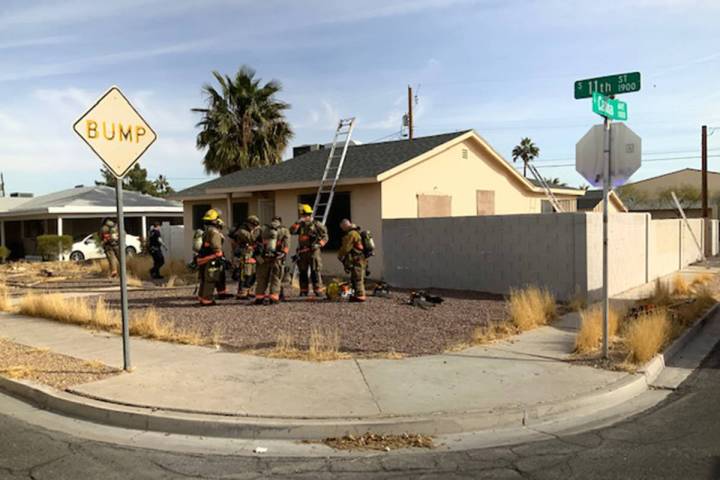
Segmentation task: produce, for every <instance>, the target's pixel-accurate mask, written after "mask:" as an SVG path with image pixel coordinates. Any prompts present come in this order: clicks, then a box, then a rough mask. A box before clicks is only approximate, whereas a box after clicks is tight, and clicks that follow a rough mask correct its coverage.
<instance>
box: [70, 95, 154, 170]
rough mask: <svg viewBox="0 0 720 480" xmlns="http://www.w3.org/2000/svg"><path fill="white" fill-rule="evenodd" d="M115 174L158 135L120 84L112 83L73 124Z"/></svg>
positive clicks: (128, 164)
mask: <svg viewBox="0 0 720 480" xmlns="http://www.w3.org/2000/svg"><path fill="white" fill-rule="evenodd" d="M73 129H74V130H75V132H76V133H77V134H78V135H80V137H81V138H82V139H83V140H85V143H87V144H88V145H89V146H90V148H91V149H92V150H93V151H94V152H95V153H96V154H97V156H98V157H100V159H101V160H102V161H103V163H104V164H105V165H106V166H107V167H108V169H110V171H111V172H112V173H113V174H114V175H115V176H116V177H119V178H121V177H124V176H125V174H127V172H128V171H129V170H130V169H131V168H132V167H133V165H135V162H137V161H138V159H139V158H140V157H141V156H142V154H143V153H145V151H146V150H147V149H148V148H149V147H150V145H152V144H153V142H154V141H155V139H156V138H157V135H156V134H155V132H154V131H153V129H152V128H150V125H148V124H147V122H146V121H145V120H144V119H143V118H142V117H141V116H140V114H139V113H138V112H137V110H135V109H134V108H133V106H132V105H131V104H130V102H129V101H128V99H127V98H125V95H123V94H122V92H121V91H120V89H119V88H118V87H111V88H110V89H109V90H108V91H107V92H106V93H105V94H104V95H103V96H101V97H100V99H99V100H98V101H97V102H96V103H95V105H93V106H92V107H90V110H88V111H87V113H85V114H84V115H83V116H82V117H80V119H79V120H78V121H77V122H75V124H74V125H73Z"/></svg>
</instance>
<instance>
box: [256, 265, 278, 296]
mask: <svg viewBox="0 0 720 480" xmlns="http://www.w3.org/2000/svg"><path fill="white" fill-rule="evenodd" d="M256 272H257V273H256V275H257V279H256V282H257V283H256V284H255V299H256V300H262V299H264V298H269V299H270V300H273V301H279V300H280V290H281V288H282V276H283V260H282V259H281V258H275V257H265V258H263V259H261V260H258V263H257V270H256Z"/></svg>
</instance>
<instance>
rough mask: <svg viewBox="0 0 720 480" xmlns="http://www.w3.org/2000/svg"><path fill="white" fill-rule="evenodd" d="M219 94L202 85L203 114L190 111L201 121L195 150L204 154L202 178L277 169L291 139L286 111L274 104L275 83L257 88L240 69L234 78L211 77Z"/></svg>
mask: <svg viewBox="0 0 720 480" xmlns="http://www.w3.org/2000/svg"><path fill="white" fill-rule="evenodd" d="M213 76H214V77H215V79H216V80H217V82H218V83H219V84H220V89H219V90H216V89H215V87H213V86H211V85H209V84H206V85H204V86H203V93H204V94H205V97H206V99H207V108H193V109H192V111H193V112H197V113H200V114H201V115H202V119H201V120H200V121H199V122H198V124H197V125H196V126H197V127H199V128H200V129H201V131H200V133H198V136H197V148H198V150H203V149H206V148H207V151H206V152H205V158H204V159H203V165H204V167H205V171H206V172H207V173H219V174H220V175H226V174H228V173H232V172H236V171H238V170H242V169H245V168H252V167H259V166H265V165H273V164H276V163H280V161H281V159H282V157H281V156H282V152H283V150H285V147H287V145H288V143H289V142H290V139H292V137H293V132H292V129H291V128H290V125H289V124H288V122H287V121H286V120H285V115H284V112H285V110H287V109H288V108H290V105H289V104H287V103H285V102H282V101H279V100H277V99H276V97H275V95H276V94H277V93H278V92H279V91H280V90H281V88H282V87H281V86H280V83H279V82H278V81H277V80H271V81H269V82H267V83H265V84H264V85H261V80H260V79H259V78H255V71H254V70H253V69H252V68H250V67H248V66H242V67H240V69H239V70H238V72H237V74H236V75H235V78H231V77H230V76H227V75H221V74H220V73H219V72H217V71H214V72H213Z"/></svg>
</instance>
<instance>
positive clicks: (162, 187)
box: [153, 175, 175, 197]
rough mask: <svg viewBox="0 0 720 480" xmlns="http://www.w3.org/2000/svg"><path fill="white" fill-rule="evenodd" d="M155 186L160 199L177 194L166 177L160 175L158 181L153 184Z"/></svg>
mask: <svg viewBox="0 0 720 480" xmlns="http://www.w3.org/2000/svg"><path fill="white" fill-rule="evenodd" d="M153 186H154V187H155V191H156V192H157V194H158V196H160V197H165V196H167V195H170V194H171V193H175V189H174V188H172V187H171V186H170V182H169V181H168V179H167V177H166V176H165V175H158V177H157V179H156V180H155V181H154V182H153Z"/></svg>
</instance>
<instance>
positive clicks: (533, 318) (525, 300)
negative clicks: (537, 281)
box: [508, 287, 557, 331]
mask: <svg viewBox="0 0 720 480" xmlns="http://www.w3.org/2000/svg"><path fill="white" fill-rule="evenodd" d="M508 310H509V313H510V319H511V320H512V322H513V323H514V324H515V326H516V327H517V328H518V330H520V331H525V330H531V329H533V328H536V327H539V326H541V325H547V324H548V323H549V322H550V321H551V320H553V319H554V318H555V317H556V316H557V305H556V303H555V297H554V296H553V294H552V293H550V291H549V290H548V289H546V288H538V287H527V288H525V289H522V290H515V289H512V290H510V299H509V300H508Z"/></svg>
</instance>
